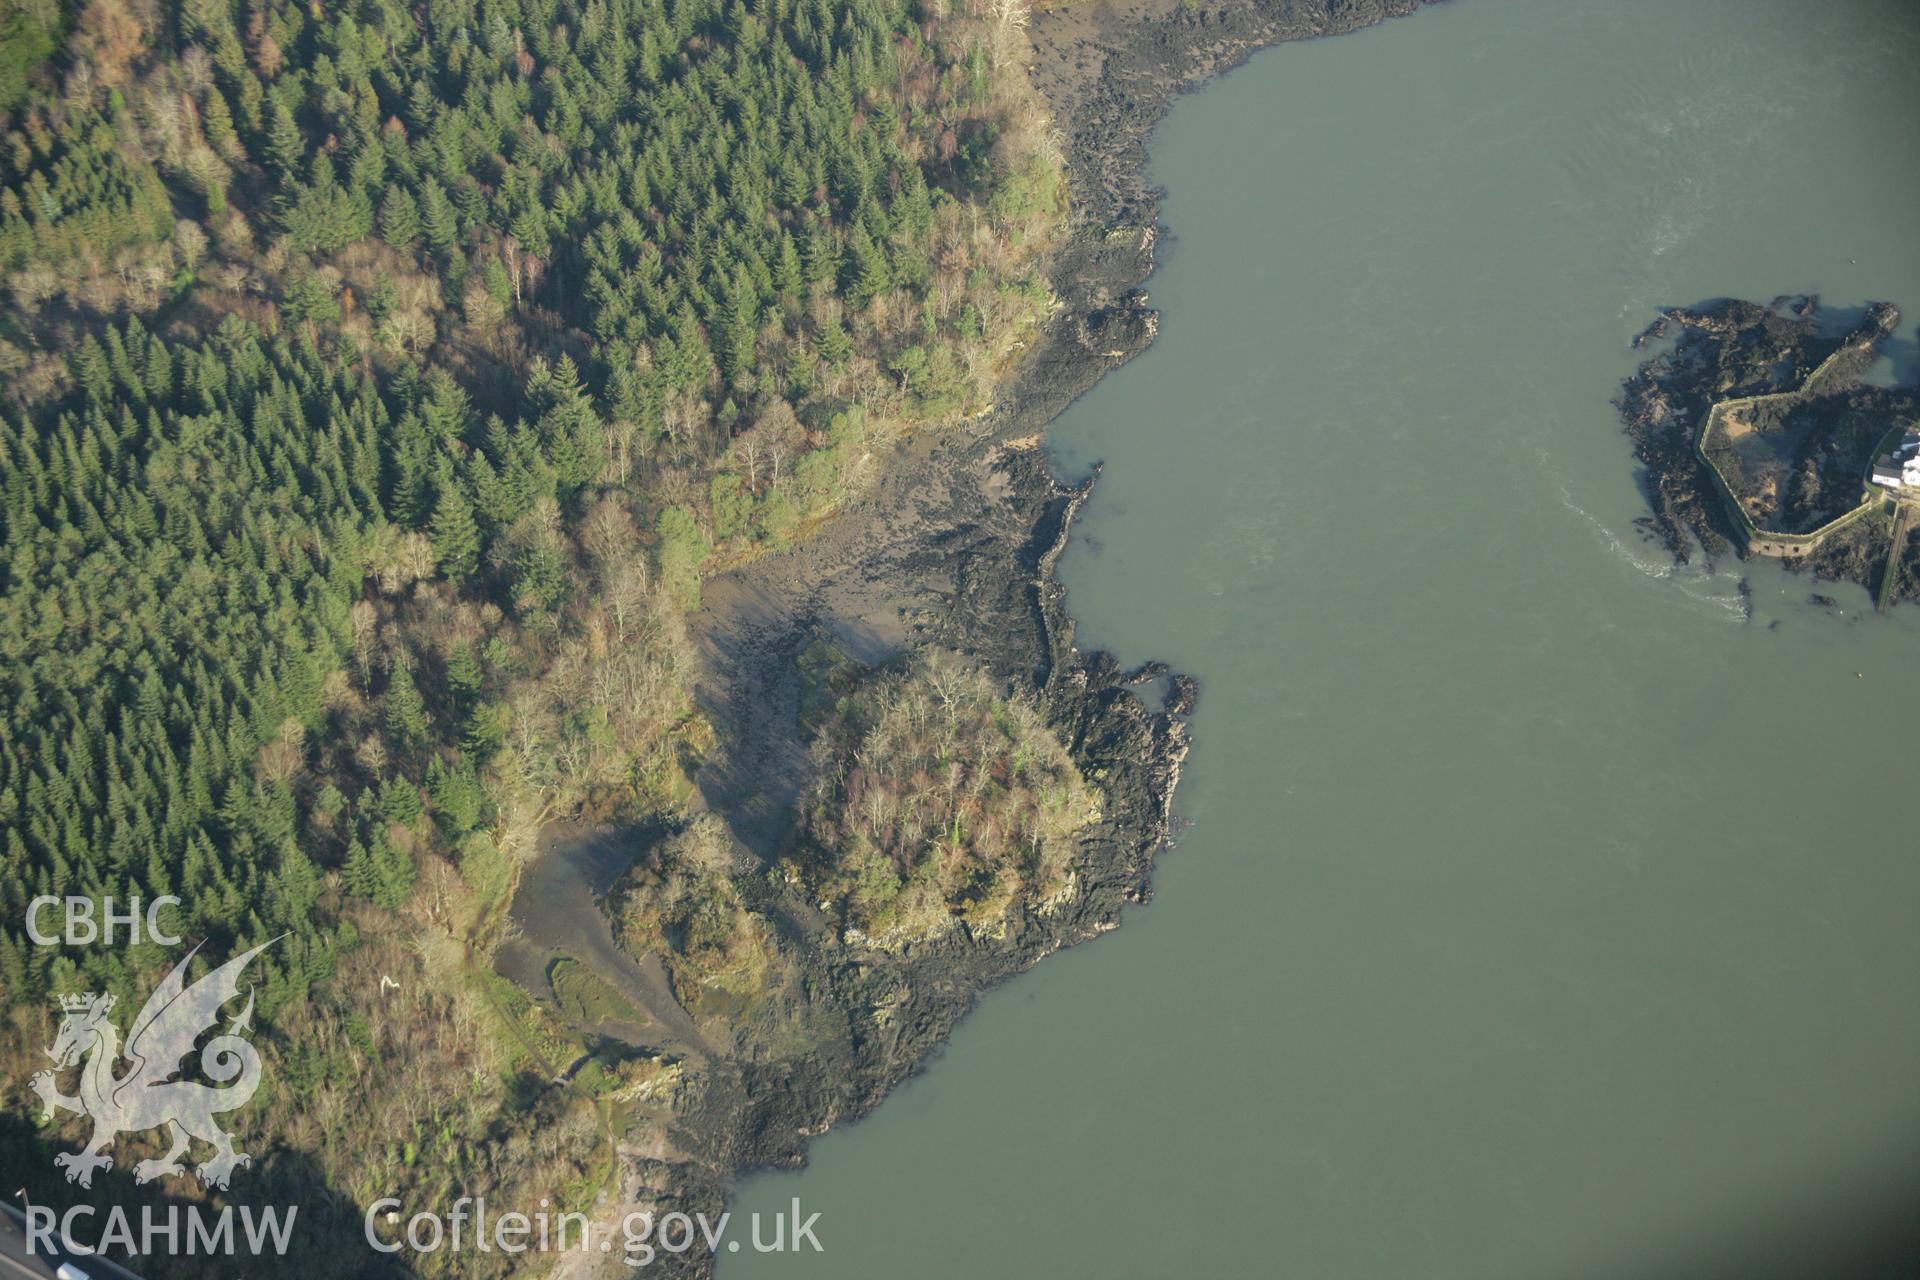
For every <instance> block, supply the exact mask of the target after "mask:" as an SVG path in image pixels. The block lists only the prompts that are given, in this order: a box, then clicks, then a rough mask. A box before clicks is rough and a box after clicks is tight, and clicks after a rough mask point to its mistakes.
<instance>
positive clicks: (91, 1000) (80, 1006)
mask: <svg viewBox="0 0 1920 1280" xmlns="http://www.w3.org/2000/svg"><path fill="white" fill-rule="evenodd" d="M60 1008H61V1009H62V1010H63V1011H64V1012H66V1013H93V1012H95V1011H98V1012H100V1013H105V1012H107V1011H108V1010H109V1009H111V1008H113V997H112V996H110V995H105V996H102V995H95V994H94V993H92V992H88V993H87V994H86V995H79V996H61V997H60Z"/></svg>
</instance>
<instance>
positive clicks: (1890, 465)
mask: <svg viewBox="0 0 1920 1280" xmlns="http://www.w3.org/2000/svg"><path fill="white" fill-rule="evenodd" d="M1873 482H1874V483H1875V484H1878V485H1885V486H1886V487H1887V488H1889V489H1920V427H1909V428H1908V429H1907V433H1906V434H1905V435H1904V436H1902V437H1900V447H1899V448H1897V449H1895V450H1894V451H1893V452H1892V453H1890V454H1888V455H1887V456H1886V457H1884V458H1882V459H1880V461H1878V462H1876V463H1874V464H1873Z"/></svg>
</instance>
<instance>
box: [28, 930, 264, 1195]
mask: <svg viewBox="0 0 1920 1280" xmlns="http://www.w3.org/2000/svg"><path fill="white" fill-rule="evenodd" d="M275 941H278V939H275ZM272 945H273V943H272V942H266V943H262V944H261V945H260V946H257V947H255V948H254V949H253V950H251V951H249V952H247V953H246V954H244V955H240V956H236V957H234V958H233V959H232V960H229V961H227V963H225V964H223V965H221V966H220V967H219V968H218V969H215V970H214V971H213V972H212V973H209V974H208V975H207V976H206V977H204V978H202V979H200V980H199V981H198V982H195V983H193V984H192V985H188V983H187V967H188V966H189V965H190V964H192V963H193V957H194V956H195V955H197V954H198V953H199V951H200V948H199V947H197V946H196V947H195V948H194V949H193V950H192V951H189V952H188V953H187V958H186V959H184V960H182V961H181V962H180V963H179V964H178V965H176V966H174V970H173V972H172V973H170V974H168V975H167V977H166V980H165V981H164V982H162V983H161V984H160V985H159V986H158V987H156V988H154V991H153V994H152V995H150V996H148V997H147V1002H146V1004H145V1005H143V1006H142V1007H141V1009H140V1013H139V1015H138V1016H137V1017H135V1018H134V1020H133V1027H132V1029H131V1030H130V1031H129V1032H128V1034H127V1043H126V1048H125V1050H124V1051H123V1050H122V1049H121V1047H120V1029H119V1028H118V1027H116V1026H115V1025H114V1024H113V1023H112V1022H111V1021H110V1020H109V1019H108V1017H107V1015H108V1014H110V1013H111V1012H113V1005H114V998H113V997H112V996H110V995H99V994H93V993H89V994H87V995H78V996H62V997H60V1007H61V1009H62V1010H64V1011H65V1013H66V1018H65V1019H64V1020H63V1021H62V1022H61V1023H60V1034H59V1036H58V1037H57V1038H56V1039H55V1040H54V1042H53V1047H52V1048H51V1049H48V1050H47V1051H46V1054H47V1056H48V1057H50V1058H52V1059H53V1061H54V1064H55V1065H54V1070H53V1071H42V1072H40V1073H39V1074H37V1075H35V1076H34V1077H33V1080H32V1081H31V1082H30V1083H31V1087H32V1089H33V1091H34V1092H35V1093H37V1094H39V1095H40V1101H41V1102H43V1103H45V1104H46V1111H45V1112H44V1113H42V1115H41V1120H42V1121H43V1122H44V1121H46V1120H50V1119H52V1118H53V1114H54V1112H55V1111H56V1110H58V1111H71V1112H74V1113H75V1114H77V1115H84V1116H86V1117H87V1118H89V1119H90V1120H92V1121H93V1136H92V1137H91V1138H89V1139H87V1144H86V1146H84V1147H82V1148H81V1149H80V1150H79V1151H77V1152H62V1153H61V1154H59V1155H57V1156H55V1157H54V1158H53V1160H54V1164H55V1165H57V1166H59V1167H60V1168H62V1169H64V1170H66V1174H67V1181H68V1182H77V1183H79V1184H80V1185H81V1186H83V1187H90V1186H92V1185H93V1174H94V1170H96V1169H104V1168H107V1167H109V1166H110V1165H112V1164H113V1157H112V1156H110V1155H108V1154H106V1153H107V1150H108V1148H110V1147H111V1146H112V1145H113V1141H114V1139H115V1138H116V1137H118V1136H119V1135H120V1134H122V1133H138V1132H140V1131H142V1130H145V1129H157V1128H159V1127H160V1126H162V1125H165V1126H167V1128H168V1129H169V1130H170V1131H171V1138H172V1142H171V1145H169V1146H168V1148H167V1153H166V1155H164V1156H162V1157H161V1158H160V1159H158V1160H142V1161H140V1162H139V1163H138V1164H136V1165H135V1166H134V1168H133V1175H134V1178H135V1180H136V1181H139V1182H151V1181H153V1180H154V1179H155V1178H164V1177H173V1176H177V1175H180V1174H184V1173H185V1172H186V1168H185V1166H184V1165H182V1164H181V1157H182V1156H184V1155H186V1154H187V1148H188V1146H189V1141H190V1140H191V1139H194V1138H198V1139H199V1140H200V1141H201V1142H204V1143H206V1144H208V1145H210V1146H211V1147H213V1149H214V1154H213V1157H212V1158H211V1159H209V1160H208V1161H207V1162H206V1163H204V1164H202V1165H199V1166H198V1167H196V1168H195V1169H194V1172H195V1173H196V1174H197V1175H198V1176H199V1178H200V1181H201V1182H202V1183H204V1184H205V1185H207V1186H209V1187H220V1188H223V1189H224V1188H225V1187H226V1185H227V1180H228V1179H229V1178H231V1177H232V1176H233V1171H234V1170H235V1169H236V1168H238V1167H240V1166H242V1165H246V1164H249V1163H251V1162H252V1161H251V1157H249V1156H247V1155H245V1154H244V1153H242V1152H238V1151H235V1150H234V1149H233V1136H232V1135H231V1134H229V1133H227V1132H226V1131H225V1130H223V1129H221V1127H220V1126H219V1125H218V1124H216V1123H215V1122H214V1118H213V1117H214V1114H215V1113H216V1112H222V1111H233V1110H236V1109H238V1108H240V1107H243V1106H245V1105H246V1104H247V1101H248V1100H249V1099H251V1098H252V1097H253V1094H254V1091H255V1090H256V1089H258V1088H259V1087H260V1055H259V1054H258V1053H256V1052H255V1051H254V1048H253V1046H252V1045H251V1044H249V1043H248V1042H247V1041H246V1040H245V1039H243V1038H242V1037H241V1035H240V1033H241V1032H242V1031H244V1030H246V1029H247V1028H248V1024H249V1023H250V1022H251V1020H252V1018H253V990H252V988H251V987H249V988H248V991H247V1004H246V1008H244V1009H242V1010H241V1011H240V1016H239V1017H237V1018H235V1019H234V1020H233V1022H232V1023H231V1024H229V1026H228V1027H227V1031H226V1034H224V1035H217V1036H215V1037H213V1039H211V1040H209V1041H207V1043H206V1044H205V1045H204V1046H203V1047H202V1048H201V1049H200V1069H201V1071H202V1072H204V1073H205V1074H206V1076H207V1078H208V1079H210V1080H212V1081H214V1082H215V1083H216V1084H217V1085H220V1086H223V1087H219V1088H216V1087H214V1086H212V1085H204V1084H200V1083H198V1082H197V1081H192V1080H176V1079H174V1078H173V1077H174V1076H175V1074H176V1073H177V1072H178V1071H179V1068H180V1063H181V1060H182V1059H183V1058H185V1057H186V1056H187V1055H188V1054H190V1053H192V1052H193V1049H194V1042H195V1041H197V1040H198V1039H199V1038H200V1037H201V1036H202V1035H203V1034H205V1033H206V1032H207V1031H208V1030H210V1029H212V1028H213V1026H214V1025H215V1024H216V1023H217V1022H218V1021H219V1019H220V1009H221V1006H223V1005H225V1004H226V1003H227V1002H228V1001H229V1000H232V999H234V998H236V997H237V996H238V995H239V994H240V975H241V973H242V972H243V971H244V970H245V969H246V967H247V965H248V963H249V962H250V961H252V959H253V958H254V957H255V956H257V955H259V954H260V953H261V952H262V951H265V950H266V949H267V948H268V947H270V946H272ZM122 1057H124V1058H125V1059H126V1061H127V1063H128V1067H129V1069H128V1071H127V1072H126V1074H125V1075H116V1074H115V1069H116V1068H117V1067H118V1065H119V1063H120V1060H121V1058H122ZM76 1064H79V1066H80V1092H79V1094H78V1095H77V1096H75V1097H68V1096H67V1095H65V1094H63V1093H61V1092H60V1088H59V1085H58V1084H57V1083H56V1082H55V1073H56V1072H59V1071H65V1070H67V1069H68V1068H70V1067H73V1066H74V1065H76ZM229 1082H231V1083H229Z"/></svg>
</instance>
